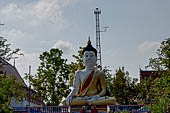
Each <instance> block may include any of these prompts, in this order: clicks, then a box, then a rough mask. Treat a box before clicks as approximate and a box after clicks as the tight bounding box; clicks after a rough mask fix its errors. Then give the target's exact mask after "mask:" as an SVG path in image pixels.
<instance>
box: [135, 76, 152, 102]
mask: <svg viewBox="0 0 170 113" xmlns="http://www.w3.org/2000/svg"><path fill="white" fill-rule="evenodd" d="M139 89H140V93H139V94H138V96H139V98H140V100H141V103H142V104H148V103H150V102H151V101H152V96H153V79H152V77H149V78H146V77H145V78H144V80H141V81H140V85H139Z"/></svg>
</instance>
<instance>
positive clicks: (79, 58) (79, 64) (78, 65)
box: [69, 47, 85, 86]
mask: <svg viewBox="0 0 170 113" xmlns="http://www.w3.org/2000/svg"><path fill="white" fill-rule="evenodd" d="M83 48H84V47H80V50H79V51H78V55H73V58H75V60H76V61H75V62H71V63H70V64H69V70H70V75H69V77H70V86H72V85H73V79H74V75H75V73H76V71H77V70H82V69H84V68H85V66H84V64H83V53H82V52H83Z"/></svg>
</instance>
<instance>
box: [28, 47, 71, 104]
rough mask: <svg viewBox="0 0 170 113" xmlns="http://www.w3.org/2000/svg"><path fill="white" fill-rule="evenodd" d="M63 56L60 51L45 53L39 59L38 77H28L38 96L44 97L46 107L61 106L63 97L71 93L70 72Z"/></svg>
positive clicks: (52, 50)
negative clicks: (69, 84)
mask: <svg viewBox="0 0 170 113" xmlns="http://www.w3.org/2000/svg"><path fill="white" fill-rule="evenodd" d="M62 54H63V52H62V51H61V50H59V49H51V50H50V52H47V51H45V52H43V53H42V54H41V55H40V57H39V58H40V66H39V67H38V69H37V75H35V76H30V77H29V76H28V75H27V76H26V79H27V80H28V79H30V83H31V85H32V86H33V89H34V90H35V91H37V93H38V96H41V97H44V99H45V103H46V105H55V106H56V105H59V103H60V102H61V100H62V99H63V97H66V96H67V95H68V93H69V92H70V90H69V86H68V85H67V83H68V80H69V74H70V71H69V69H68V68H69V67H68V65H67V64H66V61H67V60H66V59H63V58H62Z"/></svg>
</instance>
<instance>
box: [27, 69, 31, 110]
mask: <svg viewBox="0 0 170 113" xmlns="http://www.w3.org/2000/svg"><path fill="white" fill-rule="evenodd" d="M28 76H29V89H28V91H29V94H28V95H29V97H28V98H29V103H28V106H29V108H30V101H31V93H30V90H31V85H30V76H31V66H29V73H28Z"/></svg>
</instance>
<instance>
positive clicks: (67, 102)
mask: <svg viewBox="0 0 170 113" xmlns="http://www.w3.org/2000/svg"><path fill="white" fill-rule="evenodd" d="M71 100H72V97H67V99H66V104H67V105H69V104H70V102H71Z"/></svg>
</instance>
